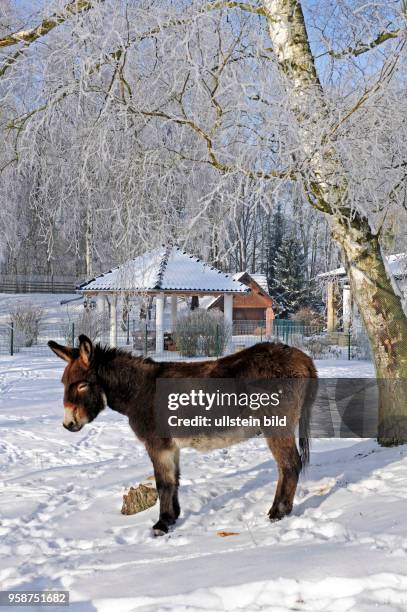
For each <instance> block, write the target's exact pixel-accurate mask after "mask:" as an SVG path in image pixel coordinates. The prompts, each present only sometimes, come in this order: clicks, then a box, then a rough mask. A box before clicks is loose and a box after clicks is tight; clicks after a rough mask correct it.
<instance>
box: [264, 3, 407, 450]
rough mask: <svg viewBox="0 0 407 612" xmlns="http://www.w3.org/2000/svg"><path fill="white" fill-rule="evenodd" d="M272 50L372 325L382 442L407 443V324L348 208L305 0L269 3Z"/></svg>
mask: <svg viewBox="0 0 407 612" xmlns="http://www.w3.org/2000/svg"><path fill="white" fill-rule="evenodd" d="M263 6H264V8H265V12H266V16H267V21H268V28H269V33H270V37H271V40H272V44H273V50H274V53H275V56H276V58H277V62H278V65H279V68H280V71H281V73H282V74H283V77H284V78H285V80H286V87H287V95H288V99H289V100H290V107H291V111H292V113H293V116H294V118H295V120H296V122H297V126H298V138H299V142H300V145H301V147H302V149H303V151H304V153H305V155H306V157H307V158H308V160H309V168H310V170H311V173H312V178H311V180H309V182H308V184H307V185H306V188H307V190H308V193H309V194H310V196H311V198H312V201H313V205H314V206H315V208H317V209H318V210H320V211H322V212H323V213H325V214H326V215H327V216H328V219H329V223H330V227H331V232H332V235H333V238H334V239H335V240H336V241H337V242H338V243H339V245H340V246H341V248H342V252H343V257H344V263H345V268H346V271H347V274H348V278H349V282H350V285H351V288H352V291H353V294H354V297H355V300H356V302H357V305H358V308H359V311H360V313H361V316H362V319H363V322H364V324H365V327H366V330H367V334H368V337H369V341H370V345H371V348H372V353H373V359H374V363H375V368H376V375H377V378H378V379H380V380H381V381H383V382H379V429H378V438H379V441H380V443H381V444H383V445H395V444H400V443H405V442H407V392H406V387H407V319H406V315H405V313H404V310H403V304H402V299H401V297H400V295H399V293H398V291H397V289H396V288H395V286H394V285H393V282H392V279H391V277H390V274H389V273H388V271H387V270H386V265H385V262H384V258H383V255H382V252H381V249H380V244H379V239H378V236H377V235H376V234H375V233H374V232H373V230H372V228H371V226H370V224H369V220H368V219H367V217H365V216H364V215H363V214H362V213H361V212H358V211H356V210H354V209H352V207H351V205H350V203H349V202H348V201H347V196H346V193H347V181H346V170H345V168H344V167H343V165H342V163H341V161H340V158H339V156H338V154H337V152H336V150H335V146H334V142H333V141H332V140H331V141H329V138H326V136H328V133H327V132H326V130H327V129H329V127H328V126H329V121H328V112H327V109H326V105H325V100H324V93H323V89H322V86H321V83H320V81H319V78H318V74H317V71H316V68H315V64H314V58H313V55H312V52H311V48H310V45H309V41H308V35H307V30H306V26H305V21H304V16H303V13H302V8H301V3H300V1H299V0H263Z"/></svg>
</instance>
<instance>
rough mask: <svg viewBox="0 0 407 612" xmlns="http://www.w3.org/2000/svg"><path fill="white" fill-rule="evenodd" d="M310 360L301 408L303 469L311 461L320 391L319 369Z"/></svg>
mask: <svg viewBox="0 0 407 612" xmlns="http://www.w3.org/2000/svg"><path fill="white" fill-rule="evenodd" d="M310 361H311V364H310V367H309V378H308V379H307V389H306V392H305V398H304V403H303V405H302V408H301V416H300V422H299V428H298V429H299V432H298V433H299V443H300V455H301V469H304V467H305V466H306V465H307V464H308V463H309V456H310V450H309V449H310V431H311V416H312V406H313V403H314V401H315V398H316V395H317V391H318V378H317V371H316V369H315V367H314V363H313V362H312V360H310Z"/></svg>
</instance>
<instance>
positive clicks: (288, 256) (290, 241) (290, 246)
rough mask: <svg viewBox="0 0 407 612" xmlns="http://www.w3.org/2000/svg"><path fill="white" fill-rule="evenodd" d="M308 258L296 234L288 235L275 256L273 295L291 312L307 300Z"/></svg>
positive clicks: (281, 305)
mask: <svg viewBox="0 0 407 612" xmlns="http://www.w3.org/2000/svg"><path fill="white" fill-rule="evenodd" d="M306 265H307V262H306V259H305V256H304V253H303V251H302V247H301V244H300V242H299V240H298V239H297V237H296V236H295V235H294V234H291V235H290V236H288V237H287V238H286V239H285V240H284V241H283V242H282V244H281V246H280V249H279V250H278V251H276V253H275V258H274V288H275V290H274V292H273V293H272V295H273V297H274V298H275V299H276V301H277V302H278V303H279V305H280V307H282V308H286V309H287V310H288V312H289V313H294V312H296V311H297V310H298V309H299V308H301V307H302V306H304V305H305V304H306V301H307V293H308V283H307V275H306Z"/></svg>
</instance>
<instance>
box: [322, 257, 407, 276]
mask: <svg viewBox="0 0 407 612" xmlns="http://www.w3.org/2000/svg"><path fill="white" fill-rule="evenodd" d="M385 259H386V260H387V263H388V264H389V268H390V272H391V273H392V274H393V276H396V277H403V276H407V253H395V254H394V255H387V256H386V257H385ZM329 276H346V271H345V268H343V267H341V268H336V269H335V270H329V272H323V273H322V274H318V277H317V278H327V277H329Z"/></svg>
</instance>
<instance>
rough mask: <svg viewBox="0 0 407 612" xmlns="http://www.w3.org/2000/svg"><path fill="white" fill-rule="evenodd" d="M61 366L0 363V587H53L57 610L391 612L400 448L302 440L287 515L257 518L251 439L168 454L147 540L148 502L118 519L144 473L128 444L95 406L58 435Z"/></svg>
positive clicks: (404, 559) (264, 454)
mask: <svg viewBox="0 0 407 612" xmlns="http://www.w3.org/2000/svg"><path fill="white" fill-rule="evenodd" d="M318 366H319V371H320V374H321V376H329V377H333V376H345V377H346V376H351V377H355V376H371V375H372V374H373V369H372V366H371V364H369V363H363V362H350V363H349V362H340V361H337V360H335V361H333V362H327V361H323V362H319V363H318ZM62 370H63V363H62V362H61V361H58V360H57V359H56V358H54V357H53V356H50V357H49V358H48V357H44V358H36V359H34V360H32V359H31V360H30V359H29V358H28V357H24V356H23V355H17V356H16V357H14V358H6V357H0V430H1V434H0V436H1V437H0V474H1V481H0V589H3V590H4V589H45V588H54V589H57V588H60V589H67V590H69V591H70V595H71V602H72V603H71V606H70V610H71V611H72V612H82V611H86V612H88V611H89V612H91V611H95V610H97V611H100V612H128V611H130V610H137V611H140V610H143V611H157V610H180V611H181V610H189V611H192V610H193V611H198V610H199V611H201V610H214V611H217V610H245V611H255V610H273V612H279V611H286V610H312V611H314V610H315V611H316V610H323V611H328V612H336V611H337V612H345V611H348V610H353V611H357V612H363V611H369V612H370V611H371V610H372V609H375V610H380V611H383V612H384V611H388V610H406V609H407V525H406V507H407V447H400V448H394V449H383V448H380V447H379V446H378V445H377V444H376V443H375V442H374V441H372V440H319V441H314V444H313V449H312V451H313V452H312V456H311V465H310V466H309V468H308V470H307V472H306V474H305V476H303V477H302V480H301V481H300V485H299V487H298V491H297V495H296V500H295V510H294V512H293V514H292V515H291V516H290V517H288V518H286V519H284V520H282V521H281V522H279V523H273V524H270V523H269V522H268V520H267V519H266V513H267V510H268V509H269V507H270V505H271V502H272V499H273V495H274V488H275V484H276V478H277V474H276V466H275V463H274V461H273V460H272V458H271V456H270V453H269V452H268V450H267V449H266V448H265V445H264V443H263V441H262V440H259V439H256V440H249V441H247V442H245V443H243V444H241V445H239V446H235V447H232V448H230V449H228V450H219V451H215V452H212V453H211V454H208V455H200V454H198V453H196V452H195V451H192V450H190V451H188V450H187V451H184V452H183V456H182V484H181V489H180V498H181V505H182V508H183V511H182V515H181V518H180V520H179V524H178V525H177V527H176V529H175V530H174V531H173V532H172V533H170V534H169V535H168V536H165V537H162V538H156V539H154V538H153V537H152V536H151V532H150V528H151V526H152V524H153V521H154V520H155V519H156V517H157V507H155V508H152V509H150V510H147V511H145V512H143V513H141V514H138V515H134V516H122V515H121V514H120V508H121V502H122V494H123V493H124V492H125V490H126V489H127V488H128V487H129V486H130V485H135V484H137V483H138V482H139V481H141V480H144V479H145V478H146V477H148V476H149V475H150V474H151V473H152V469H151V465H150V463H149V460H148V458H147V457H146V453H145V451H144V449H143V447H142V446H141V445H140V444H139V443H138V442H137V441H136V440H135V439H134V436H133V434H132V432H131V431H130V429H129V427H128V425H127V423H126V420H125V419H124V418H123V417H120V416H119V415H116V414H114V413H113V412H111V411H108V410H107V411H105V413H103V414H102V415H101V416H100V417H99V418H98V420H96V421H95V422H94V423H92V424H91V425H89V426H87V427H85V428H84V430H82V431H81V432H80V433H77V434H72V433H69V432H67V431H65V430H64V429H63V428H62V426H61V421H62V385H61V384H60V377H61V374H62ZM221 530H224V531H229V532H236V533H237V534H238V535H233V536H229V537H219V535H217V532H219V531H221ZM37 609H38V608H37ZM47 609H48V610H52V609H54V608H47Z"/></svg>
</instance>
